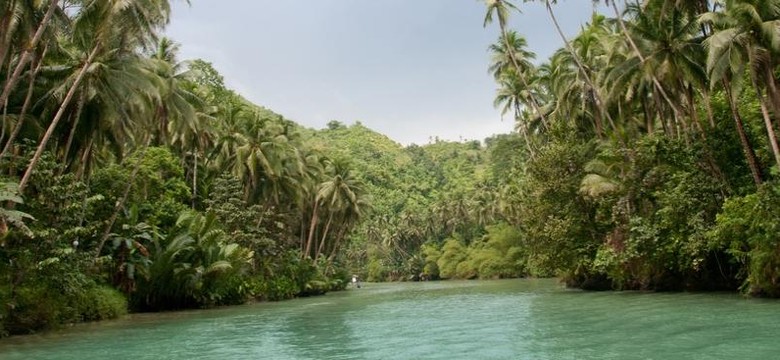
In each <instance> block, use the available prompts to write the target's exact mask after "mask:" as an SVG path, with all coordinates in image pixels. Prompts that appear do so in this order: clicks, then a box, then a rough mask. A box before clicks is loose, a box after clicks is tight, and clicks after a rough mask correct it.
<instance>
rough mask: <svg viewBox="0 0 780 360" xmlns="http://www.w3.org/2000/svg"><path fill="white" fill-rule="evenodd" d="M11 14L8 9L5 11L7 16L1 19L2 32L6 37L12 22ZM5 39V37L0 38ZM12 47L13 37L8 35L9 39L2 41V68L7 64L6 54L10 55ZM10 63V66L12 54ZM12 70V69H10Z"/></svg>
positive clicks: (0, 60)
mask: <svg viewBox="0 0 780 360" xmlns="http://www.w3.org/2000/svg"><path fill="white" fill-rule="evenodd" d="M11 18H13V16H11V15H10V14H8V11H6V12H5V16H3V17H2V19H0V34H3V35H4V37H5V36H8V35H7V34H8V26H9V25H10V23H11ZM0 40H4V39H0ZM10 47H11V37H10V36H8V41H1V42H0V68H2V66H3V64H5V56H6V55H8V49H9V48H10ZM8 63H9V68H10V63H11V56H9V57H8ZM9 72H10V71H9Z"/></svg>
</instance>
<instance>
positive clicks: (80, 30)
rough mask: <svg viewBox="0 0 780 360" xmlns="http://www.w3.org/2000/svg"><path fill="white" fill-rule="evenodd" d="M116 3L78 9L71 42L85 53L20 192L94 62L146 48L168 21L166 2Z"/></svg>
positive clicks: (102, 1)
mask: <svg viewBox="0 0 780 360" xmlns="http://www.w3.org/2000/svg"><path fill="white" fill-rule="evenodd" d="M119 1H120V0H88V1H86V3H84V4H83V5H82V7H81V8H80V9H79V10H80V11H79V13H78V15H77V16H76V19H75V20H74V23H73V35H72V36H73V39H72V41H73V43H74V44H77V45H78V46H79V47H80V48H82V49H85V50H86V51H85V52H84V55H85V57H84V60H83V61H82V64H81V66H79V68H78V71H77V72H76V73H75V74H74V76H73V79H72V82H71V84H70V86H69V89H68V91H67V93H66V95H65V98H64V99H63V100H62V103H61V104H60V106H59V109H58V110H57V113H56V114H55V115H54V118H53V119H52V121H51V123H50V124H49V127H48V129H47V130H46V133H45V134H44V135H43V138H41V141H40V142H39V144H38V147H37V149H36V151H35V154H33V157H32V159H31V160H30V164H29V165H28V167H27V170H26V171H25V173H24V175H23V176H22V179H21V181H20V182H19V191H20V192H24V188H25V186H26V185H27V182H28V181H29V180H30V176H31V175H32V172H33V170H34V169H35V166H36V164H37V163H38V160H40V158H41V155H42V154H43V151H44V149H45V148H46V145H47V144H48V142H49V139H50V138H51V136H52V135H53V134H54V130H55V129H56V127H57V125H58V123H59V121H60V120H61V119H62V117H63V115H65V112H66V111H67V109H68V106H69V105H70V103H71V101H72V100H73V98H74V96H75V95H76V93H77V91H78V89H79V86H80V85H81V82H82V81H83V80H84V78H85V76H86V75H87V73H88V72H89V71H90V70H91V69H93V66H92V65H93V63H94V62H95V60H96V59H98V58H99V57H105V56H111V55H112V54H113V53H114V52H115V51H116V50H117V49H122V48H124V46H127V47H135V46H138V47H144V46H148V45H149V44H150V43H151V42H152V41H153V40H154V38H155V37H156V33H155V32H156V31H157V30H158V29H160V28H161V27H162V26H163V25H165V24H166V23H167V22H168V16H169V13H170V4H169V3H168V1H167V0H129V1H122V2H121V4H120V3H118V2H119ZM120 44H121V45H123V46H120ZM87 49H89V50H87Z"/></svg>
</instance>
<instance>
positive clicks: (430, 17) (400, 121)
mask: <svg viewBox="0 0 780 360" xmlns="http://www.w3.org/2000/svg"><path fill="white" fill-rule="evenodd" d="M515 3H516V4H518V5H519V6H520V8H521V10H522V13H521V14H517V13H515V14H513V15H512V19H511V23H510V25H511V28H513V29H516V30H518V31H519V32H520V33H522V34H523V35H525V37H526V38H527V39H528V44H529V48H530V49H531V50H532V51H534V52H536V53H537V54H538V56H537V57H538V59H539V61H541V60H543V59H546V58H547V57H549V56H550V55H551V54H552V52H553V51H555V50H556V49H558V48H559V47H562V46H563V42H562V40H561V39H560V37H559V35H558V34H557V32H556V31H555V28H554V26H553V24H552V21H551V20H550V19H549V17H548V16H547V13H546V11H545V8H544V6H543V5H542V4H543V2H541V1H540V2H539V3H529V4H526V3H522V2H521V1H515ZM555 12H556V15H557V17H558V20H559V22H560V23H561V25H562V27H563V28H564V32H565V33H566V34H567V35H568V36H573V35H575V34H576V32H577V31H578V30H579V29H580V26H581V25H582V24H583V23H584V22H586V21H588V20H589V19H590V17H591V15H592V12H593V5H592V1H591V0H561V1H559V4H558V5H557V6H555ZM484 13H485V6H484V3H483V1H479V0H305V1H291V0H281V1H280V0H219V1H218V0H192V1H191V5H189V6H188V5H186V2H185V1H176V2H175V5H174V9H173V17H172V20H171V23H170V25H169V26H168V29H167V30H166V33H167V35H168V36H169V37H171V38H173V40H175V41H176V42H178V43H179V44H180V45H181V53H180V58H181V59H203V60H206V61H209V62H211V63H213V64H214V67H215V68H216V69H217V70H218V71H219V72H220V73H221V74H222V75H223V76H224V77H225V83H226V84H227V85H228V86H229V87H231V88H233V89H234V90H236V91H237V92H238V93H240V94H241V95H243V96H244V97H246V98H247V99H249V100H250V101H252V102H254V103H255V104H258V105H262V106H265V107H267V108H269V109H271V110H273V111H274V112H276V113H279V114H282V115H284V116H285V117H286V118H289V119H291V120H294V121H296V122H298V123H300V124H302V125H304V126H308V127H313V128H323V127H325V125H326V124H327V123H328V122H329V121H331V120H338V121H341V122H343V123H346V124H352V123H355V122H356V121H360V122H361V123H362V124H363V125H365V126H367V127H369V128H371V129H374V130H376V131H379V132H381V133H383V134H385V135H387V136H389V137H390V138H391V139H393V140H395V141H397V142H399V143H401V144H404V145H409V144H412V143H416V144H425V143H428V142H430V141H431V139H434V138H436V137H438V138H440V139H443V140H483V139H484V138H486V137H488V136H490V135H493V134H497V133H507V132H510V131H512V129H513V121H512V119H511V115H508V116H506V117H505V118H504V119H503V120H502V116H501V114H500V111H498V110H497V109H495V108H494V107H493V98H494V95H495V91H496V85H495V83H494V82H493V79H492V77H491V76H490V75H489V74H488V72H487V67H488V64H489V60H490V56H489V54H488V52H487V48H488V46H489V45H490V44H491V43H493V42H495V41H496V39H497V37H498V29H497V25H495V24H494V25H490V26H489V27H488V28H487V29H485V28H483V27H482V22H483V19H484Z"/></svg>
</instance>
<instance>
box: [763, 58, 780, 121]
mask: <svg viewBox="0 0 780 360" xmlns="http://www.w3.org/2000/svg"><path fill="white" fill-rule="evenodd" d="M764 68H765V71H766V83H767V85H768V87H767V89H768V91H767V95H768V96H769V100H771V104H772V112H773V113H774V114H775V121H776V120H777V117H778V116H780V93H778V91H777V83H776V82H775V81H776V80H775V74H774V71H773V70H772V69H773V67H772V66H770V65H767V66H764Z"/></svg>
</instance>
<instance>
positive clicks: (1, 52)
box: [0, 0, 59, 109]
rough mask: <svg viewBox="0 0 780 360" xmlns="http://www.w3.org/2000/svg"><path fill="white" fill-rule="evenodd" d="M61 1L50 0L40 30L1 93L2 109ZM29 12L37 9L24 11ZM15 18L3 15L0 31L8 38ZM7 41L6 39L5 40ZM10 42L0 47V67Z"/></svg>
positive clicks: (26, 47) (25, 48)
mask: <svg viewBox="0 0 780 360" xmlns="http://www.w3.org/2000/svg"><path fill="white" fill-rule="evenodd" d="M58 2H59V0H49V2H48V4H49V6H48V7H46V13H45V14H44V16H43V18H42V19H41V21H40V23H39V24H38V28H37V30H36V31H35V34H34V35H33V37H32V39H30V41H29V43H28V44H26V45H25V46H24V50H23V51H22V54H21V55H20V57H19V60H18V61H17V63H16V67H15V68H14V71H13V73H12V74H11V76H10V77H9V78H8V80H7V81H6V83H5V85H4V86H3V92H2V93H0V109H5V107H6V104H7V100H8V97H9V96H10V95H11V91H13V89H14V87H15V86H16V84H17V83H18V82H19V79H20V78H21V75H22V71H23V70H24V68H25V67H26V66H27V63H28V62H29V61H30V59H31V57H32V54H33V52H34V51H35V49H36V48H37V46H38V43H39V42H40V41H41V39H42V38H43V34H44V33H45V32H46V29H47V27H48V26H49V23H50V22H51V19H52V16H53V15H54V13H55V12H56V11H57V10H59V6H57V3H58ZM10 3H11V4H12V5H17V6H23V5H21V4H20V3H23V2H21V1H14V2H10ZM24 10H26V11H29V12H34V11H35V9H30V8H26V9H24ZM13 17H15V16H12V15H11V14H10V12H8V13H4V14H3V20H2V22H0V29H2V30H4V31H3V33H4V34H5V35H6V36H8V34H10V33H11V32H10V31H9V32H7V33H6V31H7V30H8V28H9V26H8V25H9V24H10V22H11V19H12V18H13ZM3 40H5V39H3ZM7 43H8V40H5V41H4V44H2V45H0V67H2V64H3V63H4V59H5V56H6V54H7V52H8V47H9V46H8V45H7Z"/></svg>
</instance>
